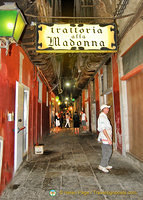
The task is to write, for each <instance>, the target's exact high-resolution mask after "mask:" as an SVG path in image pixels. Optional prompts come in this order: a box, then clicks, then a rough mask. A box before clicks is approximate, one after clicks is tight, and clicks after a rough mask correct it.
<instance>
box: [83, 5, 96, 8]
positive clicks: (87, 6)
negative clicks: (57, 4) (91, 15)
mask: <svg viewBox="0 0 143 200" xmlns="http://www.w3.org/2000/svg"><path fill="white" fill-rule="evenodd" d="M81 7H82V8H93V7H96V5H81Z"/></svg>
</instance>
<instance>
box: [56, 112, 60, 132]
mask: <svg viewBox="0 0 143 200" xmlns="http://www.w3.org/2000/svg"><path fill="white" fill-rule="evenodd" d="M55 124H56V133H58V132H59V126H60V118H59V113H56V115H55Z"/></svg>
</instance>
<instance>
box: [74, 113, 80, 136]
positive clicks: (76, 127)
mask: <svg viewBox="0 0 143 200" xmlns="http://www.w3.org/2000/svg"><path fill="white" fill-rule="evenodd" d="M73 121H74V133H75V134H79V127H80V119H79V115H78V113H77V112H76V111H75V113H74V116H73Z"/></svg>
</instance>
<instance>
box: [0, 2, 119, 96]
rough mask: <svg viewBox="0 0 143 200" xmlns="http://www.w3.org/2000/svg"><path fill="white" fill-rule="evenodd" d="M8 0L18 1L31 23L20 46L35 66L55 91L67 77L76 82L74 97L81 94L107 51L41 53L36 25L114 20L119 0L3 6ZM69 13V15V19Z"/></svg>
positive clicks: (109, 21)
mask: <svg viewBox="0 0 143 200" xmlns="http://www.w3.org/2000/svg"><path fill="white" fill-rule="evenodd" d="M5 1H6V2H16V4H17V6H18V7H19V8H20V10H21V11H22V12H23V14H24V16H25V18H26V21H27V26H26V28H25V30H24V32H23V35H22V37H21V42H20V45H21V46H22V47H23V48H24V50H25V51H26V53H27V55H28V56H29V59H30V60H31V62H32V63H33V64H34V65H35V66H38V68H39V69H40V70H41V71H42V72H43V74H44V76H45V77H46V79H47V80H48V82H49V83H50V85H51V87H52V88H55V89H54V90H55V92H56V93H58V92H59V89H61V88H62V87H63V84H64V82H65V81H66V80H68V79H69V80H72V81H73V82H74V83H73V84H74V89H73V90H72V92H73V96H74V97H77V96H78V95H79V91H80V90H81V89H82V88H83V87H85V85H86V83H87V82H88V80H89V79H90V78H91V77H92V76H93V74H95V72H96V70H97V69H98V67H99V65H100V63H101V62H102V61H103V59H105V58H106V57H107V55H106V54H105V53H104V54H94V53H92V54H87V53H86V54H84V53H82V54H53V53H51V54H46V53H42V54H41V53H37V52H36V26H35V25H36V23H37V22H44V23H49V22H56V23H65V22H66V23H71V22H72V23H75V22H76V23H100V24H108V23H112V22H113V21H114V19H113V17H114V12H115V1H110V0H76V1H75V2H74V0H70V1H68V0H22V1H21V0H15V1H13V0H1V1H0V5H2V4H3V2H5ZM67 16H69V18H68V17H67ZM64 17H65V18H64ZM72 17H78V18H72ZM81 17H83V18H81ZM85 17H88V18H85ZM90 17H91V18H90ZM92 17H94V18H92ZM59 87H60V88H59ZM63 94H64V92H63Z"/></svg>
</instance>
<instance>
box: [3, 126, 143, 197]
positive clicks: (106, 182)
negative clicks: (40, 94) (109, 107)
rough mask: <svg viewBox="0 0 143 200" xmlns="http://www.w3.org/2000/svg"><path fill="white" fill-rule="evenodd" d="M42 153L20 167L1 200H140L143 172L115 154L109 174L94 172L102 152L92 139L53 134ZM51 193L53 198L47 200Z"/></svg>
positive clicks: (90, 137) (83, 135)
mask: <svg viewBox="0 0 143 200" xmlns="http://www.w3.org/2000/svg"><path fill="white" fill-rule="evenodd" d="M44 149H45V153H44V155H34V157H33V159H32V160H31V161H29V162H25V163H24V164H23V165H22V166H21V168H20V170H19V171H18V173H17V174H16V176H15V177H14V179H13V181H12V182H11V184H9V185H8V187H7V189H6V190H5V191H4V193H3V195H2V196H1V200H8V199H10V200H23V199H24V200H30V199H32V200H54V199H58V200H63V199H64V200H103V199H111V200H129V199H132V200H142V199H143V172H142V171H140V170H139V169H138V168H136V167H135V166H133V164H131V163H130V162H129V160H128V159H127V158H125V157H123V156H121V155H120V154H119V153H117V152H115V151H114V153H113V156H112V159H111V163H110V164H111V165H113V169H112V170H111V171H110V173H108V174H105V173H103V172H101V171H99V170H98V169H97V167H98V164H99V162H100V157H101V149H100V144H98V143H97V141H96V138H95V137H94V136H93V135H89V134H80V135H79V136H76V135H74V134H73V133H72V130H64V131H62V132H60V133H59V134H54V133H53V134H51V135H49V136H48V137H47V138H46V140H45V147H44ZM51 189H53V190H55V191H56V196H53V197H52V196H50V194H49V191H50V190H51Z"/></svg>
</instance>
